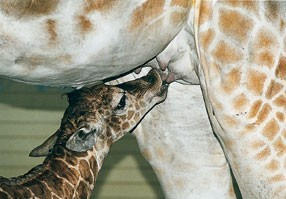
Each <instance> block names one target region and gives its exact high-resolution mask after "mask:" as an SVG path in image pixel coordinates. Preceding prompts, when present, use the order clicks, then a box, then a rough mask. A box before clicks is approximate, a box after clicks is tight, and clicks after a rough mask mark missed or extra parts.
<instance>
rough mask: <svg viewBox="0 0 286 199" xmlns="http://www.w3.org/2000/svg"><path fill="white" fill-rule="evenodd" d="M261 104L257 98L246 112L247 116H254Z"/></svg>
mask: <svg viewBox="0 0 286 199" xmlns="http://www.w3.org/2000/svg"><path fill="white" fill-rule="evenodd" d="M261 105H262V100H257V101H255V102H254V103H253V105H252V106H251V108H250V111H249V113H248V118H253V117H255V116H256V114H257V113H258V111H259V109H260V107H261Z"/></svg>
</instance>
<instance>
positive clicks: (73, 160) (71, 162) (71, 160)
mask: <svg viewBox="0 0 286 199" xmlns="http://www.w3.org/2000/svg"><path fill="white" fill-rule="evenodd" d="M66 162H67V164H69V165H73V166H76V165H77V164H78V160H77V158H76V157H73V156H69V158H67V159H66Z"/></svg>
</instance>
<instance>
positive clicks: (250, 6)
mask: <svg viewBox="0 0 286 199" xmlns="http://www.w3.org/2000/svg"><path fill="white" fill-rule="evenodd" d="M223 3H225V4H228V5H230V6H232V7H239V8H242V7H243V8H245V9H247V10H249V11H251V13H255V14H258V10H259V7H258V4H257V2H256V1H224V2H223Z"/></svg>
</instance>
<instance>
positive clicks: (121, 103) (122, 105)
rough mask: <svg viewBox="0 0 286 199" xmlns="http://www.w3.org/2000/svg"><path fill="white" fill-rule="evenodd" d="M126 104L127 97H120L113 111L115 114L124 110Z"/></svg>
mask: <svg viewBox="0 0 286 199" xmlns="http://www.w3.org/2000/svg"><path fill="white" fill-rule="evenodd" d="M126 104H127V96H126V95H125V94H124V95H122V97H121V99H120V101H119V102H118V104H117V106H116V107H115V109H114V111H115V112H116V113H120V112H122V111H123V110H124V109H125V107H126Z"/></svg>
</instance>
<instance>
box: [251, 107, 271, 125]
mask: <svg viewBox="0 0 286 199" xmlns="http://www.w3.org/2000/svg"><path fill="white" fill-rule="evenodd" d="M271 110H272V108H271V106H270V105H269V104H264V105H263V107H262V109H261V111H260V112H259V114H258V116H257V120H256V122H255V123H256V124H261V123H262V122H264V120H265V119H266V118H267V117H268V115H269V113H270V111H271Z"/></svg>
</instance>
